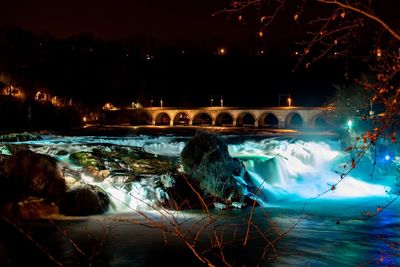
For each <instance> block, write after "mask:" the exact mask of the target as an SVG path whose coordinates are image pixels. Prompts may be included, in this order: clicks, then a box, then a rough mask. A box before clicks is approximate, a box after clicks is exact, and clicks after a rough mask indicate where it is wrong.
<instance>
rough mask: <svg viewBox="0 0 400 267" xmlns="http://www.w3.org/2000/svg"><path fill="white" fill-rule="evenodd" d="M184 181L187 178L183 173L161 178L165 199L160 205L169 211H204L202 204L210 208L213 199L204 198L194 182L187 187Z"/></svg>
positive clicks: (186, 182)
mask: <svg viewBox="0 0 400 267" xmlns="http://www.w3.org/2000/svg"><path fill="white" fill-rule="evenodd" d="M186 179H188V178H186V176H185V174H183V173H179V174H175V175H173V176H172V175H164V176H162V177H161V178H160V182H161V186H162V187H163V191H164V192H166V197H165V199H164V200H163V201H162V202H161V203H160V205H161V206H162V207H164V208H166V209H170V210H189V209H204V204H205V205H207V206H212V201H213V199H211V198H209V197H207V196H205V195H204V194H203V192H202V191H201V189H200V188H199V187H198V185H197V184H196V183H195V182H191V183H190V185H191V186H189V184H188V181H187V180H186ZM195 192H197V193H198V194H199V195H197V194H196V193H195ZM199 196H200V197H201V198H202V200H203V201H204V202H202V201H201V200H200V199H199Z"/></svg>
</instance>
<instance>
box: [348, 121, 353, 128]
mask: <svg viewBox="0 0 400 267" xmlns="http://www.w3.org/2000/svg"><path fill="white" fill-rule="evenodd" d="M347 126H349V128H351V126H353V121H352V120H348V121H347Z"/></svg>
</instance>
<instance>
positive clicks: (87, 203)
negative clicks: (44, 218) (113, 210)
mask: <svg viewBox="0 0 400 267" xmlns="http://www.w3.org/2000/svg"><path fill="white" fill-rule="evenodd" d="M109 205H110V199H109V197H108V195H107V193H106V192H105V191H104V190H103V189H101V188H100V187H98V186H96V185H89V184H88V185H84V186H81V187H76V188H73V189H72V190H71V191H69V192H67V193H66V195H65V196H64V198H63V199H62V200H61V203H60V210H61V213H62V214H65V215H71V216H86V215H93V214H102V213H104V212H106V211H107V210H108V207H109Z"/></svg>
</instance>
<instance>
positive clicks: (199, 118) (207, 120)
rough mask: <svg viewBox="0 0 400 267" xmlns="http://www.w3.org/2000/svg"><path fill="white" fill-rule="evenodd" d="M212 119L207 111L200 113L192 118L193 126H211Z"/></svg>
mask: <svg viewBox="0 0 400 267" xmlns="http://www.w3.org/2000/svg"><path fill="white" fill-rule="evenodd" d="M213 122H214V118H213V116H212V115H211V114H210V113H209V112H207V111H200V112H198V113H197V114H196V115H194V117H193V123H192V124H193V125H213Z"/></svg>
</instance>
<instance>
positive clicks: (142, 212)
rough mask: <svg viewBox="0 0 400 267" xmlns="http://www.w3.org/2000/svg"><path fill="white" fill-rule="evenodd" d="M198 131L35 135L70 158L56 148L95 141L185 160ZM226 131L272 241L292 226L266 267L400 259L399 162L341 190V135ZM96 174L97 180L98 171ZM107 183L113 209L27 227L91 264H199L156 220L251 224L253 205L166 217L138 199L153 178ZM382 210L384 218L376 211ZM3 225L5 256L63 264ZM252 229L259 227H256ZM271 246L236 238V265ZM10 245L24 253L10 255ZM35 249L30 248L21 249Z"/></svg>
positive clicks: (65, 255) (70, 258)
mask: <svg viewBox="0 0 400 267" xmlns="http://www.w3.org/2000/svg"><path fill="white" fill-rule="evenodd" d="M189 138H190V136H187V135H177V134H167V135H146V134H129V135H126V136H123V137H121V136H98V135H97V136H56V135H44V136H43V140H39V141H31V142H25V143H26V144H28V145H31V146H32V147H31V149H32V150H35V151H37V152H40V153H45V154H49V155H51V156H54V157H58V159H59V160H60V161H63V160H65V158H66V156H65V155H64V156H56V155H57V151H59V150H61V149H63V150H67V151H69V152H71V151H79V150H82V149H85V148H87V147H88V145H93V144H96V145H102V144H103V145H104V144H114V145H121V146H125V147H130V146H138V147H142V148H143V149H144V150H145V151H147V152H150V153H153V154H156V155H163V156H168V157H172V158H179V154H180V152H181V151H182V149H183V147H184V146H185V144H186V142H187V141H188V140H189ZM221 138H222V139H224V140H225V141H226V142H227V144H228V149H229V153H230V154H231V156H232V157H236V158H239V159H241V160H242V161H243V163H244V166H245V167H246V169H247V171H248V172H249V174H250V177H251V180H252V182H253V183H254V184H255V185H257V187H258V188H260V189H261V193H259V194H257V197H258V201H259V203H261V206H260V207H257V208H256V209H255V213H254V217H253V221H254V224H255V225H257V227H258V229H261V230H263V231H265V232H266V233H267V232H268V233H269V235H268V237H271V238H272V239H273V238H274V237H276V236H278V235H279V233H283V232H285V231H287V230H289V229H290V231H289V232H288V233H287V234H286V235H285V236H283V237H282V238H281V239H280V241H279V242H277V243H276V251H274V250H273V249H272V248H270V249H269V250H268V253H267V256H266V257H265V259H264V260H263V261H261V265H262V266H398V265H399V264H400V255H399V254H400V231H399V230H400V213H399V211H400V205H399V203H398V201H395V202H393V203H392V204H391V205H389V206H388V207H387V208H385V206H386V205H387V204H388V203H389V202H390V201H391V200H393V199H394V198H395V195H393V194H390V192H391V191H392V192H393V190H395V189H394V187H395V185H394V184H393V182H394V181H395V179H396V176H397V175H398V174H397V173H396V171H395V167H396V164H397V162H395V161H394V160H387V162H385V161H382V164H383V165H384V164H386V165H388V166H382V167H381V168H378V171H377V172H376V175H375V176H374V178H371V177H370V173H371V171H372V166H368V163H365V164H361V163H360V166H361V167H360V168H358V169H357V168H356V170H354V171H353V172H351V173H350V175H348V176H346V177H345V179H343V181H342V182H340V183H339V184H338V185H337V186H336V187H335V188H334V190H329V188H330V187H331V186H332V185H333V184H335V183H336V182H337V181H338V180H339V179H340V173H339V174H338V173H337V172H338V171H337V170H338V168H339V169H340V168H341V166H343V164H345V163H346V162H348V160H349V154H348V153H347V152H343V151H342V149H341V148H340V145H339V142H338V141H337V140H334V139H331V138H316V137H310V138H299V137H298V138H296V137H290V138H289V137H265V136H262V135H229V134H221ZM88 182H93V181H91V180H90V179H89V178H88ZM243 182H244V183H246V181H243ZM96 184H100V183H96ZM100 185H101V186H102V187H103V188H104V189H105V190H106V191H107V192H108V193H109V194H110V195H111V196H112V199H113V202H114V205H113V208H112V209H111V210H110V211H109V212H108V213H107V214H105V215H98V216H89V217H79V218H59V219H57V220H55V221H53V222H48V221H37V222H29V223H26V225H22V226H21V227H22V228H23V229H27V228H29V230H30V232H29V233H31V234H32V236H34V237H35V240H38V241H39V243H40V244H44V246H45V247H46V249H47V250H49V252H48V254H51V255H54V257H55V258H56V259H57V261H60V262H62V263H63V264H64V265H66V266H77V265H87V264H89V263H91V264H93V265H96V266H161V265H168V266H169V265H171V266H194V265H200V263H199V261H197V260H196V259H195V258H194V257H193V255H192V253H191V252H190V250H189V249H188V247H187V246H185V244H184V242H182V238H176V237H174V236H173V235H170V234H166V235H165V236H164V235H163V234H162V231H160V229H159V227H155V226H154V222H158V221H163V220H166V219H165V218H171V217H172V218H174V219H177V221H179V222H182V229H185V230H184V231H188V229H189V230H190V227H191V225H192V224H191V223H193V222H196V221H199V220H201V218H204V217H207V216H212V218H216V220H217V223H216V225H218V227H220V226H221V225H224V224H225V225H228V226H229V227H227V229H224V234H225V236H226V240H228V239H229V238H230V237H232V236H233V235H234V234H236V232H235V229H237V228H235V227H233V226H232V225H235V224H237V222H238V221H242V222H246V220H247V218H249V215H250V211H251V209H245V210H228V211H219V210H213V211H210V213H207V214H204V213H202V212H200V211H185V212H178V213H173V214H167V215H163V214H160V213H158V212H156V211H154V210H152V209H151V208H146V205H142V206H141V205H140V203H141V201H142V200H140V201H137V198H146V197H147V198H149V197H148V196H149V195H150V194H148V193H146V190H151V189H149V188H148V185H140V184H138V185H137V186H136V187H134V189H132V191H130V192H127V191H126V192H124V194H122V195H121V192H120V191H115V187H113V186H112V184H110V183H109V182H107V181H105V182H103V183H101V184H100ZM143 200H144V201H148V200H149V201H151V199H143ZM146 203H147V202H146ZM127 204H128V205H127ZM138 211H139V212H138ZM377 211H378V214H377V216H372V217H371V216H367V215H374V214H375V213H376V212H377ZM146 218H150V219H151V222H152V223H151V224H149V220H148V219H146ZM220 222H223V223H220ZM143 224H145V225H146V226H143ZM244 225H245V224H244ZM149 226H150V227H149ZM293 226H295V227H294V228H293V229H292V227H293ZM2 231H3V233H2V235H3V236H6V237H7V238H5V239H4V240H6V241H7V244H3V247H4V248H5V249H6V250H7V253H9V254H10V255H9V257H10V262H3V264H8V263H9V264H10V266H15V265H17V266H25V265H26V264H27V263H35V261H37V262H38V263H43V262H45V263H46V264H53V263H54V262H53V261H51V260H50V261H49V260H48V259H47V258H46V257H45V256H43V255H42V254H43V253H41V252H40V250H38V248H37V246H35V245H33V244H30V243H31V242H30V241H29V240H26V238H24V237H19V238H17V239H15V238H14V236H15V235H13V234H11V233H13V232H14V231H17V230H15V228H13V227H11V226H5V227H3V228H2ZM240 231H244V230H243V229H240V230H238V232H239V233H240ZM207 232H209V230H208V231H207ZM251 232H252V234H254V235H255V236H256V235H257V233H256V232H257V229H256V228H255V227H252V228H251ZM185 233H186V232H185ZM105 234H106V235H105ZM165 237H166V240H167V242H165V240H164V238H165ZM202 238H203V239H204V238H206V237H205V236H203V237H202ZM4 242H5V241H4ZM239 243H240V242H239ZM266 244H267V243H266V242H262V241H260V240H254V241H250V242H249V243H248V245H247V246H245V247H243V246H241V245H240V246H237V247H235V246H234V245H232V246H228V245H227V248H226V251H227V252H226V255H227V258H228V259H229V260H230V261H231V262H233V263H235V264H236V265H243V264H246V265H247V266H254V265H257V264H258V263H260V262H259V260H260V258H261V256H260V255H261V253H260V250H262V249H263V248H264V247H265V245H266ZM75 245H76V246H75ZM80 249H82V250H83V251H84V253H83V252H80V251H79V250H80ZM10 250H12V251H14V252H13V253H10V252H9V251H10ZM21 250H25V251H21ZM25 253H26V254H27V255H26V256H23V257H19V255H24V254H25ZM83 254H84V255H83ZM38 255H41V256H38ZM200 266H201V265H200Z"/></svg>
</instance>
